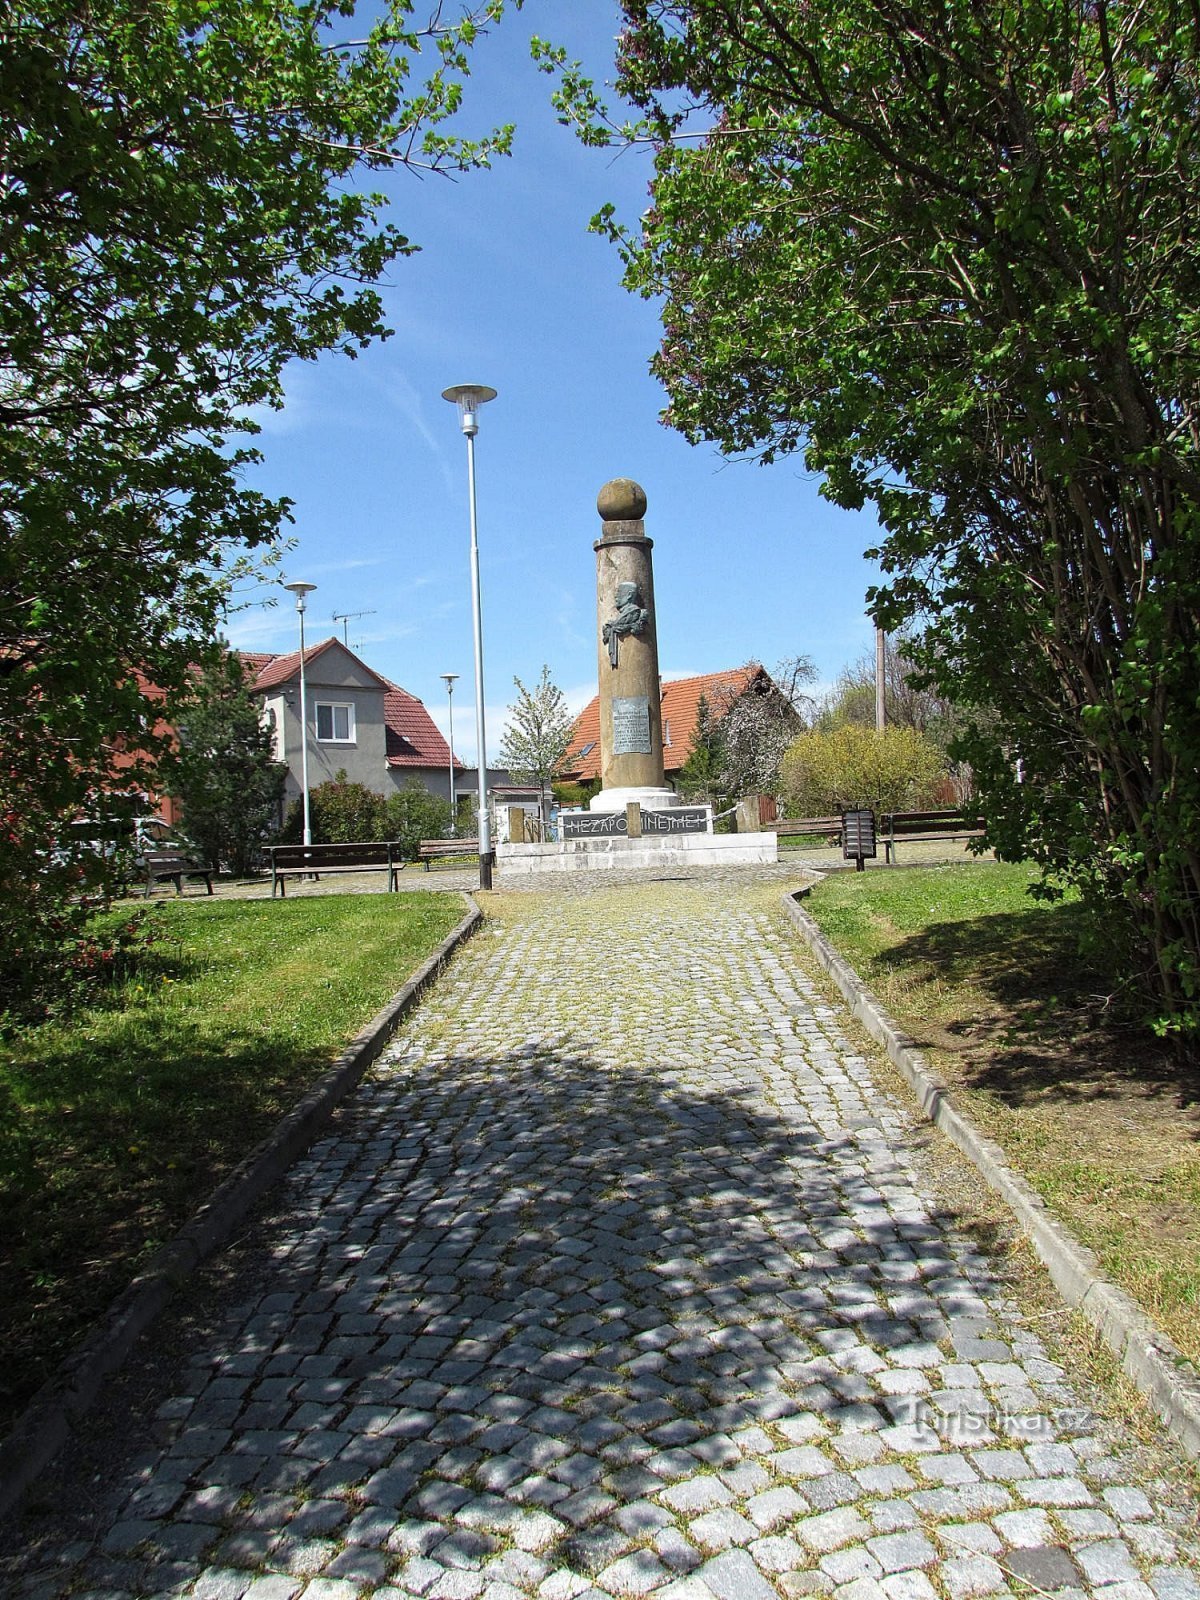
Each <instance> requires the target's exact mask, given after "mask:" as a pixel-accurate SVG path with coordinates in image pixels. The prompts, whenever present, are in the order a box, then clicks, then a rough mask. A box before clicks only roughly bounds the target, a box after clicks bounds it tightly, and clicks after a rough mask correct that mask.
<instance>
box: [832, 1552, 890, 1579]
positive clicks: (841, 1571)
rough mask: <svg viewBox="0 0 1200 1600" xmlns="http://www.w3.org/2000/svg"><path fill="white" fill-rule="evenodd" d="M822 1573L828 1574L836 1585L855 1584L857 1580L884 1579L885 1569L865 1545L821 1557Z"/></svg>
mask: <svg viewBox="0 0 1200 1600" xmlns="http://www.w3.org/2000/svg"><path fill="white" fill-rule="evenodd" d="M820 1564H821V1571H822V1572H827V1573H828V1574H829V1576H830V1577H831V1578H832V1579H833V1581H834V1583H836V1584H843V1583H853V1582H854V1581H855V1580H856V1579H857V1578H882V1576H883V1568H882V1567H881V1566H880V1565H879V1562H878V1561H876V1559H875V1557H874V1556H873V1555H872V1554H871V1552H870V1551H869V1550H868V1549H866V1548H865V1546H863V1545H855V1546H851V1547H850V1548H849V1549H846V1550H835V1551H834V1552H833V1554H832V1555H827V1556H822V1557H821V1563H820Z"/></svg>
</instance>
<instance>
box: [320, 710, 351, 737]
mask: <svg viewBox="0 0 1200 1600" xmlns="http://www.w3.org/2000/svg"><path fill="white" fill-rule="evenodd" d="M317 738H318V739H320V741H321V742H322V744H353V743H354V707H353V706H352V705H347V704H339V703H337V702H325V701H320V700H318V702H317Z"/></svg>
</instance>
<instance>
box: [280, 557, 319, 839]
mask: <svg viewBox="0 0 1200 1600" xmlns="http://www.w3.org/2000/svg"><path fill="white" fill-rule="evenodd" d="M283 587H284V588H285V589H287V590H288V591H289V593H291V594H294V595H295V596H296V615H297V616H298V617H299V618H300V787H301V791H302V793H303V805H304V843H305V844H306V845H309V844H311V843H312V814H311V812H310V811H309V805H308V682H307V679H306V678H305V675H304V611H305V600H306V597H307V596H308V595H310V594H311V593H312V592H313V590H314V589H315V588H316V587H317V586H316V584H315V583H305V582H304V581H303V580H302V579H298V580H297V581H296V582H295V583H285V584H284V586H283Z"/></svg>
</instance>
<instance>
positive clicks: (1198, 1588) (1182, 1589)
mask: <svg viewBox="0 0 1200 1600" xmlns="http://www.w3.org/2000/svg"><path fill="white" fill-rule="evenodd" d="M1150 1587H1151V1588H1152V1589H1153V1590H1154V1593H1155V1594H1156V1595H1157V1596H1158V1600H1200V1580H1198V1579H1197V1578H1196V1576H1195V1575H1194V1574H1193V1573H1191V1572H1189V1571H1187V1569H1186V1568H1184V1567H1180V1566H1165V1567H1154V1568H1153V1569H1152V1570H1151V1573H1150Z"/></svg>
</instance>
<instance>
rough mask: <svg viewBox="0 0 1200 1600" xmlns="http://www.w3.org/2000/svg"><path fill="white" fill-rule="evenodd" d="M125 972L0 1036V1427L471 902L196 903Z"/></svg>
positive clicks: (160, 916)
mask: <svg viewBox="0 0 1200 1600" xmlns="http://www.w3.org/2000/svg"><path fill="white" fill-rule="evenodd" d="M155 916H156V920H157V923H158V926H160V927H161V929H162V933H163V937H162V939H161V941H160V942H159V943H157V944H156V945H155V946H154V947H153V949H152V952H151V954H150V955H149V956H148V957H147V958H146V959H145V960H143V962H142V964H141V969H140V970H139V972H138V975H137V977H136V978H134V979H131V980H130V981H129V982H127V983H126V984H125V985H124V986H123V987H122V988H121V989H119V990H118V991H116V992H115V993H114V994H113V995H112V996H111V997H110V999H109V1000H108V1001H106V1002H105V1003H104V1004H103V1005H101V1006H98V1007H96V1008H95V1009H92V1010H89V1011H87V1012H84V1013H82V1014H79V1015H76V1016H75V1017H74V1018H73V1019H72V1020H71V1021H70V1022H69V1023H46V1024H43V1025H42V1026H40V1027H38V1028H33V1029H27V1030H25V1031H24V1032H22V1033H21V1034H20V1035H18V1036H17V1037H15V1038H13V1037H10V1038H7V1039H3V1040H0V1282H3V1284H4V1294H3V1296H2V1304H0V1348H2V1349H3V1350H4V1353H5V1361H4V1368H3V1372H2V1374H0V1426H2V1425H3V1424H4V1423H5V1422H7V1421H11V1420H12V1416H13V1414H14V1413H15V1411H16V1410H17V1409H19V1408H20V1406H21V1405H22V1404H23V1403H24V1402H25V1401H26V1400H27V1399H28V1398H29V1396H30V1395H31V1394H32V1392H33V1390H34V1389H36V1388H37V1386H38V1385H39V1384H40V1383H41V1382H42V1381H43V1380H44V1378H45V1377H46V1376H47V1375H48V1374H49V1373H50V1372H51V1371H52V1370H53V1368H54V1366H55V1365H56V1364H57V1362H58V1361H59V1360H60V1359H61V1358H62V1357H63V1356H64V1355H65V1354H66V1352H67V1351H68V1350H69V1349H70V1347H71V1345H72V1344H74V1342H75V1341H76V1340H77V1339H78V1338H79V1337H80V1336H81V1335H82V1334H83V1333H85V1332H86V1331H87V1329H88V1328H89V1326H90V1325H91V1323H92V1322H93V1320H94V1319H95V1317H96V1316H97V1314H98V1313H99V1312H100V1311H101V1310H103V1308H104V1307H105V1306H106V1305H107V1304H108V1302H109V1301H110V1300H111V1299H112V1298H113V1296H114V1295H116V1294H117V1293H118V1292H119V1291H120V1290H121V1289H122V1288H123V1287H124V1285H125V1284H126V1283H127V1282H128V1280H129V1279H130V1277H131V1276H132V1275H133V1272H134V1271H135V1270H136V1269H137V1268H138V1267H139V1266H140V1265H142V1264H143V1263H144V1261H145V1260H146V1258H147V1257H148V1256H149V1255H150V1253H151V1252H152V1251H153V1250H154V1249H155V1248H156V1247H157V1246H159V1245H160V1244H162V1243H164V1242H165V1241H166V1240H167V1239H168V1238H169V1237H170V1236H171V1234H172V1233H173V1232H174V1231H175V1230H176V1229H177V1228H178V1227H179V1226H180V1224H181V1223H183V1222H184V1221H185V1220H186V1219H187V1217H188V1216H189V1214H190V1213H191V1211H192V1210H193V1209H194V1207H195V1205H196V1203H197V1202H198V1201H200V1200H201V1199H202V1198H204V1197H205V1196H206V1195H207V1194H208V1193H209V1192H210V1191H211V1190H212V1189H213V1188H214V1187H215V1186H216V1184H217V1183H218V1182H219V1181H220V1179H221V1178H222V1177H223V1176H224V1175H225V1174H226V1173H227V1172H228V1171H229V1170H230V1169H231V1168H232V1167H233V1166H235V1165H236V1164H237V1162H238V1161H239V1160H240V1159H241V1158H242V1157H243V1156H244V1155H246V1154H247V1152H248V1151H249V1150H251V1149H252V1148H253V1147H254V1145H255V1144H256V1143H257V1142H258V1141H259V1140H260V1139H261V1138H262V1137H263V1136H264V1135H265V1134H266V1133H267V1132H268V1131H269V1129H270V1128H271V1127H272V1126H273V1124H274V1123H275V1122H276V1121H277V1120H278V1118H279V1116H280V1114H281V1113H282V1112H284V1111H286V1110H287V1109H288V1108H289V1107H290V1106H291V1105H292V1104H293V1103H294V1102H295V1101H296V1100H297V1099H298V1098H299V1097H300V1096H301V1095H302V1094H303V1093H304V1091H305V1090H306V1089H307V1088H308V1087H309V1086H310V1085H311V1083H312V1082H313V1080H314V1079H315V1078H316V1077H317V1076H318V1075H319V1074H320V1073H321V1071H322V1070H323V1069H324V1068H325V1067H326V1066H327V1065H328V1064H329V1062H330V1061H331V1059H332V1058H333V1057H334V1056H336V1055H337V1053H338V1052H339V1050H341V1049H342V1047H343V1046H344V1045H345V1044H346V1042H347V1041H348V1040H349V1039H350V1038H352V1037H353V1035H354V1034H355V1033H356V1032H357V1031H358V1030H359V1028H361V1027H362V1026H363V1024H364V1023H365V1022H367V1021H368V1020H369V1018H370V1017H371V1016H373V1015H374V1013H375V1012H376V1011H377V1010H378V1009H379V1008H380V1006H382V1005H383V1004H384V1003H385V1001H387V1000H388V999H389V998H390V997H391V996H392V995H393V994H394V993H395V992H396V990H397V989H398V988H400V986H401V985H402V984H403V983H404V982H405V980H406V979H407V978H408V977H409V976H410V974H411V973H412V972H413V971H414V970H415V969H416V968H417V967H418V966H420V965H421V963H422V962H423V961H424V960H425V959H426V958H427V957H428V956H429V955H431V954H432V952H433V951H434V950H435V949H436V948H437V946H438V945H439V944H440V943H441V941H442V940H443V939H444V938H445V937H446V935H447V934H448V933H449V932H450V931H451V929H452V928H454V927H455V926H456V925H457V924H458V923H459V922H460V921H461V920H462V916H463V905H462V902H461V901H460V900H459V899H458V897H457V896H448V895H445V894H402V895H362V894H354V895H323V896H320V897H315V896H314V897H313V898H310V899H296V900H294V901H293V900H288V901H276V902H273V903H268V902H262V901H238V900H203V901H197V900H191V901H186V902H173V903H166V904H161V905H159V906H157V907H156V908H155Z"/></svg>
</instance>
